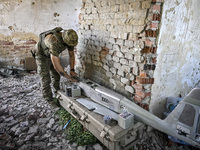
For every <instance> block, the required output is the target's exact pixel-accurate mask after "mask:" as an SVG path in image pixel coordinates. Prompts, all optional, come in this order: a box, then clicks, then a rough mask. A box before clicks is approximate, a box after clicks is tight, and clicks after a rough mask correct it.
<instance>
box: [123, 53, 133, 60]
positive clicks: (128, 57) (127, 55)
mask: <svg viewBox="0 0 200 150" xmlns="http://www.w3.org/2000/svg"><path fill="white" fill-rule="evenodd" d="M125 58H127V59H129V60H133V54H131V53H125Z"/></svg>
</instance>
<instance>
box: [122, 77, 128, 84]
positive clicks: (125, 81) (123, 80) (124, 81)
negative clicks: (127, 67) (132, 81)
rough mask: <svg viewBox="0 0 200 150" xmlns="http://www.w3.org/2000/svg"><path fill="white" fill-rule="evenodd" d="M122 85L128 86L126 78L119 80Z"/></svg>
mask: <svg viewBox="0 0 200 150" xmlns="http://www.w3.org/2000/svg"><path fill="white" fill-rule="evenodd" d="M121 82H122V83H123V84H128V82H129V80H128V79H127V78H121Z"/></svg>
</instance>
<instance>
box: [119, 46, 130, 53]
mask: <svg viewBox="0 0 200 150" xmlns="http://www.w3.org/2000/svg"><path fill="white" fill-rule="evenodd" d="M121 51H122V52H123V53H127V52H129V47H128V46H122V47H121Z"/></svg>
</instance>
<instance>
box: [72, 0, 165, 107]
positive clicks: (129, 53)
mask: <svg viewBox="0 0 200 150" xmlns="http://www.w3.org/2000/svg"><path fill="white" fill-rule="evenodd" d="M161 8H162V1H161V0H143V1H140V0H137V1H131V0H84V1H83V6H82V9H81V15H80V16H79V18H80V20H79V23H80V29H79V31H78V34H79V38H80V39H79V45H78V46H77V53H78V55H79V56H80V57H79V59H80V60H81V62H84V63H82V64H81V65H78V66H76V67H78V68H79V69H80V70H83V71H84V72H82V73H83V74H84V76H86V77H88V78H91V79H92V80H95V81H98V82H100V83H101V84H103V85H105V86H108V87H111V88H113V89H114V90H116V91H118V92H120V93H123V94H125V95H126V96H128V97H129V98H131V97H134V99H133V100H134V101H137V102H139V103H141V104H142V105H145V107H146V108H147V106H148V104H147V106H146V103H148V102H149V101H148V100H149V99H150V97H151V86H149V85H151V84H153V83H154V78H153V76H152V74H153V73H152V71H154V70H155V68H156V62H157V60H156V51H157V48H156V38H157V35H158V32H159V22H160V20H161ZM105 48H106V49H105ZM80 60H79V61H80ZM84 68H85V69H84ZM92 69H93V70H92ZM94 70H95V71H94ZM143 103H145V104H143Z"/></svg>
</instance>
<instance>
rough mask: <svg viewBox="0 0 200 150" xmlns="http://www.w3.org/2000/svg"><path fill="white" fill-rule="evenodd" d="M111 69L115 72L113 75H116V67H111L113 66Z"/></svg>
mask: <svg viewBox="0 0 200 150" xmlns="http://www.w3.org/2000/svg"><path fill="white" fill-rule="evenodd" d="M110 71H111V72H112V73H113V75H116V74H117V69H116V68H114V67H111V68H110Z"/></svg>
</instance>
